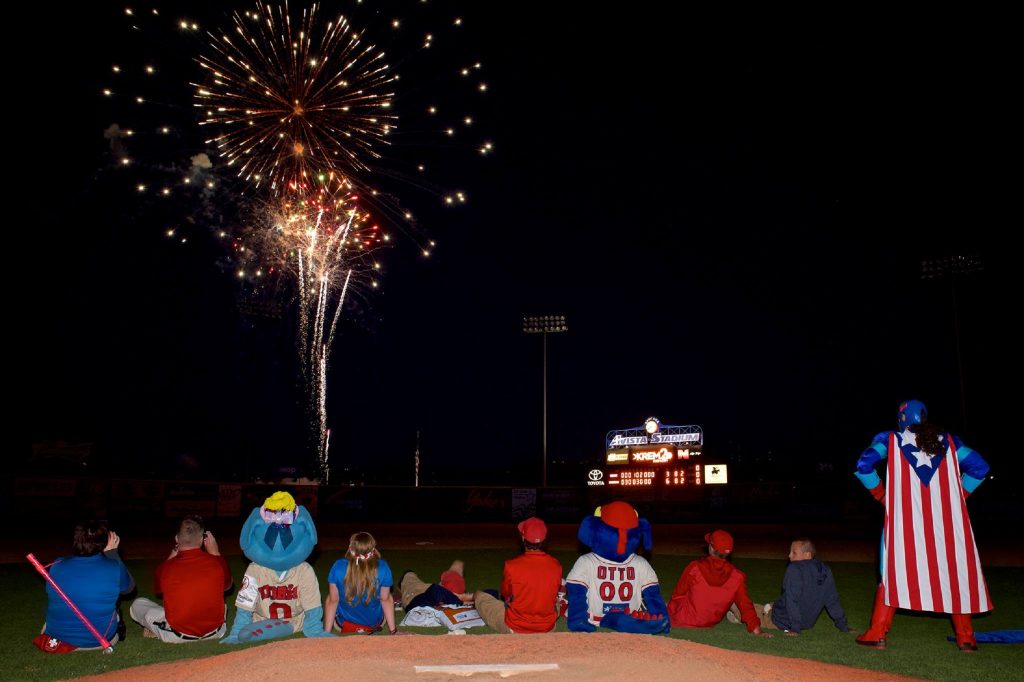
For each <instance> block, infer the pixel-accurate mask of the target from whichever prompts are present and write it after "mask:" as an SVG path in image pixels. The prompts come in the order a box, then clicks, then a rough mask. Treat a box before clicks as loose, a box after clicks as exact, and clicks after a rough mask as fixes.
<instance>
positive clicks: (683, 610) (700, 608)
mask: <svg viewBox="0 0 1024 682" xmlns="http://www.w3.org/2000/svg"><path fill="white" fill-rule="evenodd" d="M704 540H705V542H707V543H708V556H706V557H704V558H703V559H698V560H697V561H692V562H690V564H689V565H688V566H687V567H686V568H685V569H684V570H683V574H682V575H681V576H679V582H678V583H677V584H676V589H675V591H673V592H672V599H670V600H669V602H668V617H669V620H670V621H671V623H672V627H676V628H710V627H714V626H715V625H717V624H718V623H720V622H721V621H722V619H723V618H725V614H726V612H727V611H728V610H729V607H730V606H732V605H733V603H736V605H737V606H739V609H740V613H741V614H742V615H743V622H744V623H745V624H746V626H747V631H748V632H750V633H751V634H754V635H758V636H760V637H771V635H770V634H768V633H767V632H761V621H760V619H759V618H758V617H757V614H756V613H755V612H754V604H753V602H751V601H750V595H748V594H747V576H746V575H744V574H743V572H742V571H740V570H739V569H737V568H736V567H735V566H733V565H732V564H730V563H729V555H730V554H732V548H733V541H732V536H731V535H729V534H728V533H726V532H725V531H724V530H716V531H715V532H713V533H708V534H707V535H705V536H704Z"/></svg>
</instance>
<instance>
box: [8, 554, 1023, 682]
mask: <svg viewBox="0 0 1024 682" xmlns="http://www.w3.org/2000/svg"><path fill="white" fill-rule="evenodd" d="M553 554H554V555H555V556H557V557H558V558H559V559H560V560H561V562H562V565H563V567H564V569H565V571H566V572H568V570H569V568H570V567H571V566H572V564H573V562H574V561H575V559H576V554H575V553H574V552H557V551H556V552H553ZM511 556H514V555H513V554H511V553H510V552H509V551H507V550H497V549H481V550H472V551H464V550H459V551H458V553H456V552H455V551H454V550H441V549H415V550H412V549H410V550H394V551H387V550H384V558H385V559H386V560H387V561H388V563H389V564H390V565H391V567H392V569H393V570H394V572H395V574H396V576H399V575H401V574H402V572H404V571H405V570H415V571H416V572H417V573H418V574H419V575H420V577H422V578H424V579H425V580H428V581H429V580H437V578H438V576H439V575H440V573H441V571H442V570H444V569H445V568H447V567H448V565H449V564H450V563H451V561H452V560H453V559H455V558H461V559H463V560H465V562H466V582H467V586H468V588H469V589H470V590H472V589H477V588H486V587H497V586H498V585H499V583H500V578H501V570H502V565H503V562H504V560H505V559H507V558H510V557H511ZM340 557H341V554H340V552H337V551H331V552H324V553H323V554H320V555H319V556H317V555H314V556H313V557H311V563H313V566H314V568H315V570H316V572H317V575H318V576H319V577H320V581H321V589H322V591H323V592H324V593H326V586H325V585H324V581H325V580H326V577H327V573H328V571H329V570H330V567H331V565H332V564H333V563H334V561H335V560H337V559H339V558H340ZM694 558H696V557H693V556H676V555H665V554H658V553H655V554H654V555H653V556H652V557H651V563H652V565H653V566H654V568H655V570H656V571H657V573H658V577H659V579H660V581H661V589H662V594H663V595H664V596H665V598H666V600H667V599H668V597H669V595H670V594H671V592H672V589H673V587H674V586H675V583H676V581H677V579H678V578H679V575H680V573H681V572H682V569H683V567H684V566H685V565H686V564H687V563H688V562H689V561H691V560H692V559H694ZM822 558H823V559H825V560H826V561H827V557H822ZM46 559H47V560H52V557H47V558H46ZM228 562H229V565H230V567H231V571H232V575H233V576H234V577H235V582H236V584H237V583H238V582H239V581H240V580H241V576H242V574H243V572H244V571H245V566H246V565H247V561H246V560H245V559H244V558H242V557H238V556H236V557H229V559H228ZM126 563H127V566H128V569H129V570H130V571H131V573H132V575H133V576H134V578H135V582H136V585H137V596H145V597H150V598H153V594H152V583H153V571H154V569H155V568H156V566H157V565H158V563H159V562H158V561H157V560H136V561H131V560H130V561H128V562H126ZM735 563H736V565H737V566H738V567H739V568H740V569H741V570H743V571H744V572H745V573H746V574H747V577H748V587H749V591H750V595H751V597H752V598H753V599H754V600H755V601H758V602H763V601H771V600H774V599H775V598H776V597H777V596H778V591H779V586H780V585H781V583H782V576H783V573H784V571H785V568H786V562H785V561H784V560H766V559H742V558H738V559H737V560H736V561H735ZM829 563H830V566H831V567H832V569H833V572H834V574H835V577H836V583H837V585H838V587H839V593H840V596H841V598H842V601H843V606H844V607H845V609H846V613H847V617H848V619H849V621H850V626H851V627H853V628H855V629H857V630H863V629H864V628H865V627H866V626H867V622H868V619H869V617H870V610H871V602H872V597H873V595H874V590H875V585H876V578H875V567H874V565H873V564H868V563H839V562H829ZM985 574H986V577H987V579H988V585H989V591H990V593H991V594H992V599H993V601H994V603H995V604H996V610H995V611H993V612H991V613H990V614H987V615H985V616H981V617H977V618H975V621H974V622H975V629H976V630H978V631H985V630H1002V629H1021V628H1024V617H1022V616H1021V614H1022V613H1024V568H1009V567H992V568H987V569H986V572H985ZM0 579H2V581H3V582H2V584H4V585H6V586H7V588H6V589H7V597H6V598H5V607H6V608H4V611H3V617H2V620H0V642H3V650H4V652H5V656H4V671H3V673H2V677H3V679H6V680H54V679H68V678H74V677H79V676H82V675H93V674H99V673H103V672H106V671H111V670H119V669H123V668H129V667H133V666H139V665H146V664H150V663H159V662H163V661H171V660H179V659H186V658H199V657H206V656H214V655H217V654H219V653H224V652H226V651H228V650H232V651H234V650H237V648H238V647H229V646H226V645H221V644H218V643H216V642H199V643H193V644H187V645H169V644H162V643H160V642H159V641H157V640H155V639H144V638H143V637H142V631H141V628H140V627H139V626H138V625H136V624H135V623H133V622H130V619H129V623H128V637H127V639H126V641H124V642H122V643H120V644H118V645H117V646H116V647H115V652H114V653H113V654H111V655H103V654H101V653H99V652H98V651H89V652H76V653H72V654H66V655H49V654H44V653H42V652H40V651H39V650H38V649H36V648H35V647H33V646H32V644H31V639H32V637H33V636H35V634H37V633H38V632H39V628H40V626H41V625H42V621H43V617H44V613H45V608H46V595H45V590H44V584H43V579H42V578H41V577H40V576H39V575H38V574H36V572H35V570H34V569H33V568H32V567H31V566H29V564H28V563H27V562H23V563H21V564H0ZM129 603H130V601H126V602H124V603H122V608H121V610H122V614H123V615H124V616H125V617H126V618H127V617H128V616H127V612H128V609H127V607H128V604H129ZM227 603H228V607H229V608H228V623H229V624H230V623H231V621H232V620H233V618H234V593H233V592H232V593H229V595H228V598H227ZM399 618H401V614H399ZM565 629H566V627H565V621H564V619H560V620H559V622H558V626H557V628H556V630H557V631H565ZM412 631H414V632H417V633H420V634H444V633H446V632H447V631H446V630H445V629H444V628H417V629H413V630H412ZM488 632H489V630H487V629H486V628H473V629H471V630H469V632H468V634H470V635H477V634H486V633H488ZM949 634H952V630H951V626H950V621H949V618H948V617H947V616H941V615H923V614H911V613H904V612H900V613H899V614H898V615H897V616H896V618H895V620H894V622H893V625H892V630H891V632H890V637H889V648H888V649H887V650H886V651H875V650H871V649H866V648H864V647H860V646H857V645H856V644H855V643H854V641H853V640H854V636H853V635H851V634H844V633H840V632H839V631H838V630H836V628H835V627H834V626H833V625H832V622H831V620H830V619H829V617H828V615H827V614H825V613H822V614H821V617H820V618H819V620H818V622H817V625H816V626H815V627H814V628H813V629H812V630H809V631H806V632H805V633H804V634H802V635H801V636H799V637H787V636H783V635H781V634H776V636H775V637H774V638H772V639H762V638H759V637H754V636H751V635H749V634H747V632H746V629H745V628H744V627H743V626H741V625H734V624H731V623H729V622H722V623H720V624H719V625H718V626H717V627H715V628H711V629H707V630H684V629H673V630H672V632H671V633H670V634H669V635H668V636H669V637H674V638H680V639H686V640H690V641H694V642H700V643H702V644H708V645H711V646H716V647H721V648H724V649H734V650H740V651H752V652H758V653H764V654H770V655H777V656H786V657H792V658H793V659H813V660H818V661H823V662H828V663H837V664H842V665H849V666H854V667H858V668H865V669H871V670H879V671H885V672H890V673H897V674H903V675H909V676H914V677H921V678H927V679H934V680H958V681H959V680H1011V679H1024V645H1020V644H989V645H982V647H981V649H980V651H978V652H977V653H973V654H964V653H960V652H959V651H957V650H956V648H955V646H954V645H953V644H952V643H950V642H947V641H946V636H947V635H949ZM297 636H298V637H301V635H297ZM374 636H378V635H374ZM637 636H638V637H640V636H644V635H637ZM442 645H443V643H442ZM240 646H249V647H258V646H260V645H259V644H256V645H240ZM679 664H680V666H681V669H685V665H686V662H685V660H681V661H680V662H679ZM793 665H794V666H797V667H798V666H799V665H800V663H799V660H794V661H793ZM631 668H632V669H633V670H635V671H636V672H637V674H638V675H641V676H642V661H637V662H636V665H635V666H632V667H631ZM795 669H798V668H795Z"/></svg>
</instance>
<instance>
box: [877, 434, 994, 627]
mask: <svg viewBox="0 0 1024 682" xmlns="http://www.w3.org/2000/svg"><path fill="white" fill-rule="evenodd" d="M939 440H940V442H941V443H942V444H943V445H945V446H946V451H945V452H944V453H943V454H941V455H937V456H931V455H928V454H927V453H925V452H922V451H921V450H920V449H919V448H918V447H917V442H916V435H915V434H914V433H913V432H912V431H910V430H909V429H908V430H905V431H903V432H902V433H896V432H884V433H880V434H878V435H877V436H875V439H874V441H873V442H872V445H871V447H869V448H868V449H867V450H865V451H864V453H863V454H862V455H861V457H860V460H859V461H858V463H857V476H858V478H860V479H861V482H862V483H863V484H864V486H865V487H867V488H868V489H872V488H874V487H875V486H876V485H878V484H879V477H878V474H877V473H876V472H875V470H874V467H875V465H876V464H877V463H878V462H880V461H881V460H882V459H883V458H884V459H886V460H887V462H886V474H887V475H886V481H885V493H886V494H885V527H884V530H883V536H882V565H881V573H882V585H883V586H884V588H885V603H886V604H888V605H890V606H895V607H897V608H903V609H912V610H914V611H936V612H940V613H954V614H958V613H981V612H984V611H990V610H991V609H992V602H991V600H990V599H989V595H988V588H987V587H986V585H985V577H984V575H982V571H981V561H980V559H979V557H978V549H977V546H976V545H975V543H974V531H973V530H972V528H971V520H970V517H969V516H968V514H967V505H966V502H965V500H964V491H967V492H968V493H970V492H972V491H973V490H974V489H975V488H977V486H978V485H979V484H980V483H981V481H983V480H984V478H985V476H986V475H987V474H988V464H987V463H986V462H985V460H983V459H982V458H981V456H980V455H979V454H978V453H977V452H974V451H973V450H971V449H970V448H968V447H966V446H964V445H963V443H961V442H960V439H959V438H957V437H956V436H954V435H952V434H950V435H948V436H940V437H939ZM961 472H962V473H961Z"/></svg>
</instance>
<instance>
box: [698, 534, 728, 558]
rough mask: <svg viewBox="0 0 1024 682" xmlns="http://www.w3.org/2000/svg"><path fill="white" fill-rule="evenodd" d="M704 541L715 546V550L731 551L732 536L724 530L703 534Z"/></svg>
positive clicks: (723, 552)
mask: <svg viewBox="0 0 1024 682" xmlns="http://www.w3.org/2000/svg"><path fill="white" fill-rule="evenodd" d="M704 541H705V542H707V543H708V544H709V545H711V546H712V547H714V548H715V551H717V552H721V553H722V554H728V553H729V552H731V551H732V536H731V535H729V534H728V533H726V532H725V531H724V530H716V531H715V532H713V533H708V534H707V535H705V536H704Z"/></svg>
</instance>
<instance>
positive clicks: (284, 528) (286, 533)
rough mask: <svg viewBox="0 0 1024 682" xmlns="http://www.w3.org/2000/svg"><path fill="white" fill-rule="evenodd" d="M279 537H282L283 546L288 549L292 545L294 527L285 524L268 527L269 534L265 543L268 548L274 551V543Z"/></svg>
mask: <svg viewBox="0 0 1024 682" xmlns="http://www.w3.org/2000/svg"><path fill="white" fill-rule="evenodd" d="M278 536H280V537H281V546H282V547H284V548H285V549H288V545H290V544H292V527H291V526H290V525H285V524H283V523H272V524H270V525H269V526H267V534H266V535H265V536H264V537H263V541H264V542H265V543H267V547H269V548H270V549H274V541H275V540H277V538H278Z"/></svg>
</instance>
